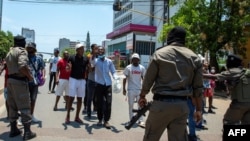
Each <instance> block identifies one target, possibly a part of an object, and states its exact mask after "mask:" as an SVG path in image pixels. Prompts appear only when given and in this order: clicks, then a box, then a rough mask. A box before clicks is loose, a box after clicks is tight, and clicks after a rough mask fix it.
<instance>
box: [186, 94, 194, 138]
mask: <svg viewBox="0 0 250 141" xmlns="http://www.w3.org/2000/svg"><path fill="white" fill-rule="evenodd" d="M187 103H188V108H189V114H188V129H189V135H196V134H195V125H196V123H195V121H194V118H193V117H194V110H195V106H194V105H193V103H192V99H191V98H188V100H187Z"/></svg>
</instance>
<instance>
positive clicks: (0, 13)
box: [0, 0, 3, 31]
mask: <svg viewBox="0 0 250 141" xmlns="http://www.w3.org/2000/svg"><path fill="white" fill-rule="evenodd" d="M2 13H3V0H0V31H2V15H3V14H2Z"/></svg>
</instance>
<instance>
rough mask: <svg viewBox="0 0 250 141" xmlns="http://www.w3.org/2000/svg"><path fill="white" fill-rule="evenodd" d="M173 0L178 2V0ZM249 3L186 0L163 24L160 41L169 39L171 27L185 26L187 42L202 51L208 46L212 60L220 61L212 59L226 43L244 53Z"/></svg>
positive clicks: (248, 35) (237, 51)
mask: <svg viewBox="0 0 250 141" xmlns="http://www.w3.org/2000/svg"><path fill="white" fill-rule="evenodd" d="M170 1H172V3H171V4H177V3H179V0H170ZM174 2H175V3H174ZM249 7H250V1H249V0H210V1H208V0H187V1H185V2H184V3H183V5H182V6H181V7H180V9H179V11H178V12H177V13H176V14H175V15H174V16H173V17H172V18H171V19H170V23H167V24H165V25H164V27H163V30H162V32H161V36H160V41H165V40H166V36H167V33H168V31H169V30H170V29H171V28H172V27H174V26H182V27H184V28H185V29H186V30H187V38H186V46H187V47H188V48H190V49H192V50H193V51H194V52H196V53H201V54H203V53H204V52H205V51H207V50H209V51H210V57H211V59H212V62H211V63H217V62H213V59H215V61H216V53H217V52H218V51H219V50H220V49H222V48H224V47H225V45H230V47H232V48H233V50H234V53H235V54H240V55H242V56H244V55H245V51H246V48H245V44H246V41H247V39H248V37H250V34H249V32H247V30H245V28H246V25H247V24H248V25H249V24H250V16H249V12H250V11H249ZM212 65H213V64H212ZM215 66H216V65H215Z"/></svg>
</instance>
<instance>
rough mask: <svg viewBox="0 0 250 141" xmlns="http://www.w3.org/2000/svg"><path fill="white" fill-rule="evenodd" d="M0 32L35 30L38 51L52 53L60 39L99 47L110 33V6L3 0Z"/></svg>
mask: <svg viewBox="0 0 250 141" xmlns="http://www.w3.org/2000/svg"><path fill="white" fill-rule="evenodd" d="M2 12H3V15H2V17H3V18H2V30H3V31H11V32H12V33H13V34H14V35H17V34H21V29H22V27H24V28H29V29H33V30H35V34H36V35H35V41H36V43H37V49H38V51H45V52H53V49H54V48H55V47H58V44H59V39H60V38H68V39H70V40H72V41H77V40H82V41H85V40H86V35H87V32H88V31H89V33H90V41H91V43H97V44H101V41H103V40H105V39H106V34H107V33H109V32H111V31H112V27H113V10H112V5H93V4H92V5H82V4H81V5H75V4H36V3H23V2H14V1H9V0H3V11H2Z"/></svg>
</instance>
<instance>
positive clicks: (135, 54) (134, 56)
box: [131, 53, 140, 59]
mask: <svg viewBox="0 0 250 141" xmlns="http://www.w3.org/2000/svg"><path fill="white" fill-rule="evenodd" d="M133 58H137V59H140V56H139V54H137V53H134V54H133V55H132V56H131V59H133Z"/></svg>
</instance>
